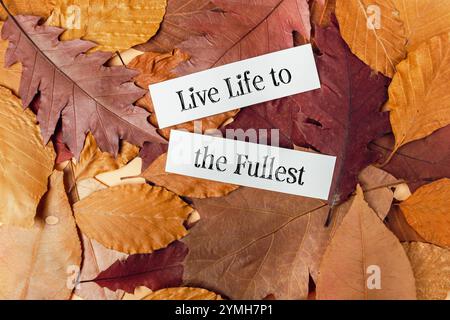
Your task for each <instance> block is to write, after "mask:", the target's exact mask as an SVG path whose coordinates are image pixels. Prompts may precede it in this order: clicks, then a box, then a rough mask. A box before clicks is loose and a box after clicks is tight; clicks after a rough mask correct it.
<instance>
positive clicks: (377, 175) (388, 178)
mask: <svg viewBox="0 0 450 320" xmlns="http://www.w3.org/2000/svg"><path fill="white" fill-rule="evenodd" d="M359 182H360V183H361V187H362V188H363V190H364V199H365V200H366V201H367V203H368V204H369V206H370V207H371V208H372V210H374V211H375V212H376V214H377V215H378V216H379V217H380V219H381V220H384V218H386V216H387V215H388V213H389V210H390V209H391V205H392V201H393V200H394V193H393V192H392V190H391V187H393V186H395V185H396V183H398V180H397V179H396V178H395V177H393V176H392V175H390V174H389V173H387V172H385V171H383V170H381V169H379V168H376V167H374V166H370V167H367V168H366V169H364V170H363V171H362V172H361V173H360V174H359Z"/></svg>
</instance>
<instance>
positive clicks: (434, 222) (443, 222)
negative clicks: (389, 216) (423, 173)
mask: <svg viewBox="0 0 450 320" xmlns="http://www.w3.org/2000/svg"><path fill="white" fill-rule="evenodd" d="M400 209H401V210H402V212H403V214H404V215H405V218H406V220H407V221H408V223H409V225H411V227H413V228H414V230H416V231H417V233H418V234H419V235H420V236H421V237H423V238H424V239H425V240H426V241H427V242H431V243H433V244H436V245H438V246H447V247H450V179H442V180H439V181H436V182H433V183H431V184H428V185H426V186H423V187H421V188H420V189H418V190H417V191H416V192H414V194H413V195H412V196H411V197H409V198H408V200H406V201H405V202H402V203H401V204H400Z"/></svg>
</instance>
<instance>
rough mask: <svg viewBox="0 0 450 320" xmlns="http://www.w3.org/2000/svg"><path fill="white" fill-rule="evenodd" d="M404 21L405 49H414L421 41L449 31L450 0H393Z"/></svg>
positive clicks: (409, 50)
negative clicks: (406, 40) (406, 39)
mask: <svg viewBox="0 0 450 320" xmlns="http://www.w3.org/2000/svg"><path fill="white" fill-rule="evenodd" d="M393 1H394V4H395V7H396V8H397V10H398V11H399V13H400V18H401V19H402V20H403V21H404V26H405V31H406V36H407V38H408V44H407V50H408V52H411V51H413V50H415V49H416V48H417V47H418V46H419V45H420V44H421V43H422V42H425V41H427V40H428V39H431V38H432V37H434V36H436V35H439V34H441V33H448V32H450V2H449V1H446V0H444V1H435V0H393Z"/></svg>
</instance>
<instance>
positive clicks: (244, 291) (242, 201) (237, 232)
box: [183, 188, 331, 299]
mask: <svg viewBox="0 0 450 320" xmlns="http://www.w3.org/2000/svg"><path fill="white" fill-rule="evenodd" d="M194 206H195V208H196V209H197V210H198V211H199V213H200V215H201V217H202V220H200V221H199V222H198V223H197V224H196V225H195V226H194V227H193V228H192V229H190V234H189V235H188V236H187V237H186V238H185V239H184V240H183V242H185V243H186V244H187V245H188V247H189V254H188V256H187V258H186V262H185V273H184V280H185V283H186V284H188V285H193V286H200V287H205V288H209V289H212V290H214V291H217V292H221V293H223V294H224V295H225V296H227V297H229V298H230V299H262V298H264V297H266V296H267V295H269V294H273V295H275V296H276V297H277V299H306V297H307V296H308V285H309V274H310V273H311V274H312V276H313V277H315V275H316V273H317V270H318V264H319V261H320V258H321V255H322V253H323V251H324V250H325V246H326V244H327V241H328V237H329V232H330V229H331V228H326V227H324V225H325V221H326V218H327V215H328V211H329V209H328V206H327V205H326V204H325V203H324V202H323V201H320V200H315V199H309V198H302V197H297V196H291V195H286V194H281V193H274V192H269V191H264V190H257V189H250V188H239V189H238V190H236V191H235V192H232V193H231V194H229V195H228V196H226V197H223V198H210V199H204V200H194Z"/></svg>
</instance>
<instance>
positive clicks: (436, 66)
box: [386, 34, 450, 152]
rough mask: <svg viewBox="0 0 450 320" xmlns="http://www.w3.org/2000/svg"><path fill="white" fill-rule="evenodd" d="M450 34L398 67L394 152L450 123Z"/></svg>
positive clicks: (391, 106) (392, 101)
mask: <svg viewBox="0 0 450 320" xmlns="http://www.w3.org/2000/svg"><path fill="white" fill-rule="evenodd" d="M449 63H450V34H443V35H441V36H437V37H434V38H432V39H430V40H429V41H427V42H425V43H423V44H422V45H421V46H420V47H419V48H417V50H415V51H414V52H412V53H410V54H409V55H408V58H407V59H406V60H404V61H402V62H401V63H400V64H399V65H398V66H397V73H396V75H395V76H394V79H393V80H392V83H391V85H390V87H389V101H388V103H387V105H386V108H387V110H389V111H390V115H391V125H392V130H393V132H394V135H395V146H394V152H396V151H397V150H398V149H399V148H400V147H401V146H403V145H405V144H407V143H409V142H412V141H415V140H419V139H422V138H425V137H427V136H429V135H431V134H432V133H433V132H434V131H436V130H438V129H440V128H443V127H445V126H447V125H449V124H450V91H449V90H447V84H448V83H449V81H450V73H449V72H447V70H448V64H449Z"/></svg>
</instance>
